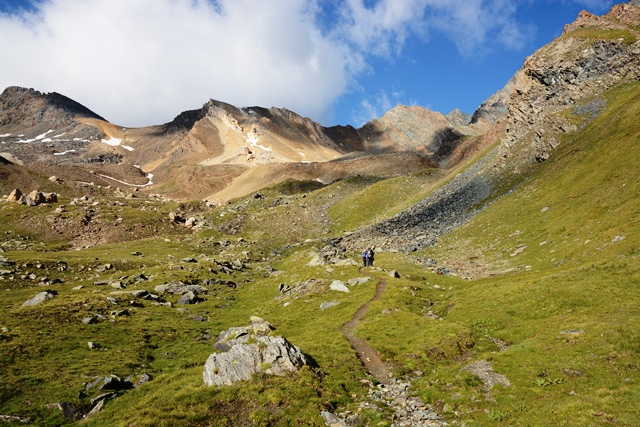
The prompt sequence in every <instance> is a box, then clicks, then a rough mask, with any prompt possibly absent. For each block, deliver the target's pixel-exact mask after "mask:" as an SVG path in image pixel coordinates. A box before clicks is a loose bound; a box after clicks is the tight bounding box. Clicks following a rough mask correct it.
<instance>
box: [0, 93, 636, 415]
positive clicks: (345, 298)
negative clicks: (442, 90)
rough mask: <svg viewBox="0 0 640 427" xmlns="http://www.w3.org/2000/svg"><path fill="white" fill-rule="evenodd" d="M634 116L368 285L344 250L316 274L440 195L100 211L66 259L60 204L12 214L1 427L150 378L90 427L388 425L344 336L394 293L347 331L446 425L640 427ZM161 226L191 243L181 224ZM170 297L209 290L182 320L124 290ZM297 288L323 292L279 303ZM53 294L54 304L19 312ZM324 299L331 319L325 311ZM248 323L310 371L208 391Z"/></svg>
mask: <svg viewBox="0 0 640 427" xmlns="http://www.w3.org/2000/svg"><path fill="white" fill-rule="evenodd" d="M639 99H640V84H638V83H635V84H631V85H626V86H624V87H621V88H619V89H616V90H615V91H612V92H610V93H609V94H607V96H606V98H605V101H606V107H605V108H604V109H603V110H602V112H601V113H600V114H599V115H598V116H597V117H594V118H593V119H590V120H589V121H588V124H587V125H586V126H584V127H583V128H582V129H581V130H580V131H579V132H576V133H574V134H572V135H566V136H565V137H564V140H563V141H562V144H561V146H560V148H559V149H558V150H557V151H556V152H554V154H553V155H552V156H551V157H550V158H549V159H548V160H547V161H546V162H545V163H543V164H542V165H540V167H538V168H537V170H536V171H535V172H534V173H533V175H531V177H530V178H529V179H527V180H525V181H524V182H523V183H521V184H520V185H519V186H518V187H517V188H515V189H513V191H512V192H511V193H509V194H508V195H503V196H502V197H497V198H496V199H495V201H494V202H493V204H492V205H491V206H489V207H488V208H486V209H484V210H483V211H481V212H480V213H479V214H478V215H477V216H476V217H474V218H473V220H471V221H470V222H469V223H467V224H466V225H465V226H463V227H460V228H459V229H457V230H455V231H454V232H452V233H450V234H448V235H446V236H445V237H443V238H442V239H441V240H440V241H439V243H438V244H437V245H436V246H434V247H432V248H428V249H426V250H423V251H421V252H419V253H412V254H403V253H394V252H379V253H378V254H377V257H376V262H375V266H374V267H373V268H366V269H363V270H360V267H359V265H360V260H359V254H358V253H355V252H354V253H349V252H343V253H341V254H340V255H341V256H342V257H343V259H345V260H353V264H352V265H350V264H349V263H348V262H345V263H344V264H345V265H341V264H340V263H333V264H321V263H320V264H314V263H310V261H311V260H312V259H313V258H314V254H317V253H318V252H319V251H321V250H322V249H323V248H324V247H327V246H329V247H332V248H335V247H336V246H334V243H335V242H336V241H337V240H339V238H340V237H341V236H342V235H343V233H344V232H348V231H353V230H354V229H355V228H357V227H359V226H361V225H363V224H369V223H372V222H375V221H378V220H380V219H383V218H387V217H390V216H392V215H394V214H395V213H397V212H399V211H401V210H403V209H405V208H406V206H409V205H410V204H412V203H415V201H417V200H419V198H420V197H423V195H428V194H429V193H430V192H431V191H433V190H434V189H435V188H437V187H438V186H439V185H441V184H442V183H443V182H444V180H446V179H448V178H449V177H447V176H444V175H440V174H439V173H436V172H434V171H425V172H424V173H421V174H417V175H413V176H409V177H401V178H391V179H386V180H379V179H377V178H373V177H358V178H353V179H346V180H342V181H338V182H335V183H333V184H331V185H329V186H324V187H322V188H316V186H315V184H312V183H305V182H301V183H295V182H288V183H284V184H282V185H280V186H278V187H273V188H269V189H265V190H264V191H261V192H260V194H256V195H252V196H249V197H246V198H242V199H237V200H233V201H231V202H229V203H228V204H224V205H221V206H216V207H211V208H208V207H205V206H203V205H202V204H201V203H200V202H192V203H183V204H182V205H179V204H177V203H174V204H168V203H167V202H161V201H158V200H154V199H152V198H148V197H147V196H145V195H144V194H141V195H140V198H139V199H134V200H132V199H126V198H124V197H123V198H119V199H117V200H118V201H120V202H121V203H122V205H120V204H114V203H112V202H113V200H112V199H111V200H110V199H108V198H107V197H106V196H104V198H102V199H100V198H99V197H98V196H96V201H99V202H100V205H98V206H100V213H99V216H100V218H103V219H105V218H106V219H108V221H106V220H105V222H104V223H100V224H102V225H101V228H100V229H97V228H96V229H92V230H95V233H97V234H99V235H104V234H106V237H105V238H104V240H105V241H104V242H101V243H100V244H91V245H86V246H89V247H77V246H76V247H77V248H78V249H77V250H68V248H69V247H70V243H69V242H70V241H71V240H73V239H72V238H70V237H69V236H71V235H70V234H64V233H63V234H58V233H51V232H50V231H47V230H51V228H50V227H49V229H47V228H46V227H45V224H49V222H48V219H47V218H51V217H57V216H58V214H56V213H54V212H53V211H52V208H51V207H45V206H38V207H26V206H20V205H13V204H8V203H3V204H2V205H0V218H1V220H0V236H1V237H0V244H1V245H2V247H3V248H4V250H5V252H3V253H1V254H0V255H2V257H3V258H0V260H2V259H5V261H3V262H4V263H5V264H3V265H1V266H0V270H3V272H2V275H0V285H1V287H0V289H1V290H2V294H3V295H2V304H1V307H0V328H2V329H1V330H0V378H1V379H2V381H0V414H3V415H12V416H21V417H29V418H30V419H31V420H32V421H33V423H34V424H36V425H44V426H46V425H50V426H54V425H56V426H57V425H65V424H73V423H75V421H73V420H69V419H65V418H64V417H63V414H62V411H60V410H59V409H58V408H57V407H56V406H55V405H54V404H56V403H57V402H72V403H74V404H75V405H77V406H78V407H91V406H92V405H91V403H90V402H91V399H92V398H95V397H96V396H97V395H99V394H101V393H104V392H105V390H98V388H99V387H98V386H96V385H94V386H91V385H92V384H93V383H95V382H96V380H99V381H100V380H101V379H103V378H104V377H107V376H111V375H116V376H118V377H119V378H121V379H123V380H124V379H126V378H128V377H129V378H130V380H131V382H135V381H137V380H138V379H139V378H141V376H142V375H143V374H145V373H147V374H150V375H151V377H152V379H151V380H150V381H148V382H145V383H143V384H141V385H140V386H139V387H135V388H131V389H125V390H120V391H117V393H116V394H117V395H116V396H115V397H114V398H112V399H110V400H107V401H106V403H105V405H104V408H103V410H102V411H100V412H98V413H97V414H95V415H94V416H92V417H91V418H89V419H86V420H85V421H82V424H84V425H90V426H94V425H95V426H102V425H123V426H125V425H126V426H152V425H153V426H180V425H184V426H192V425H203V426H204V425H207V426H252V425H256V426H290V425H305V426H322V425H324V421H323V420H322V418H321V417H320V412H321V411H329V412H333V413H336V414H359V415H360V417H359V425H362V426H365V425H380V426H383V425H391V421H390V420H391V414H390V412H389V409H388V408H386V407H385V406H384V405H373V404H367V405H364V404H363V402H368V399H369V398H368V390H369V386H368V384H367V381H368V382H370V383H375V382H376V379H375V378H373V377H372V376H371V374H370V373H369V372H367V370H366V369H365V368H364V367H363V365H362V363H361V362H360V360H359V359H358V356H357V354H356V352H355V351H354V350H353V349H352V348H351V346H350V345H349V343H348V341H347V340H346V339H345V337H344V335H343V333H342V332H341V328H342V326H343V325H344V324H345V323H346V322H347V321H349V320H350V319H352V317H353V315H354V313H355V312H356V311H358V309H359V308H360V307H361V306H363V305H364V304H365V303H367V302H370V301H371V300H372V298H373V296H374V295H375V293H376V284H377V283H378V282H379V281H384V282H385V283H386V288H385V290H384V292H383V293H382V295H381V296H380V298H379V299H377V300H375V301H371V304H370V306H369V308H368V310H367V311H366V313H365V315H364V317H363V318H362V319H361V320H360V322H359V324H358V326H357V328H356V330H355V333H356V334H357V335H358V336H359V337H361V338H363V339H365V340H366V341H367V342H368V343H369V345H371V346H372V347H374V348H375V349H377V350H378V352H379V354H380V355H381V357H382V359H383V360H384V361H385V362H386V363H388V364H389V365H390V366H391V367H392V371H393V373H394V375H395V376H396V377H398V378H403V379H407V380H410V381H411V384H412V385H411V393H413V394H414V395H416V396H419V397H420V398H421V399H422V400H423V401H424V402H425V403H427V404H428V405H430V407H431V408H432V409H433V410H434V411H435V412H437V413H438V414H440V415H442V416H443V417H445V418H446V419H447V420H448V422H449V423H450V424H453V425H474V426H494V425H567V426H585V425H594V426H596V425H618V426H633V425H638V424H640V409H638V408H640V405H638V400H639V399H640V395H639V393H638V383H639V382H640V366H639V364H638V359H639V356H640V333H638V331H639V330H640V321H639V320H638V316H637V315H636V311H637V307H638V306H640V296H639V295H640V292H639V291H640V289H639V287H640V267H639V266H640V262H638V257H639V255H640V253H639V249H638V244H637V242H638V241H639V240H640V235H639V232H638V211H639V210H638V200H640V182H639V177H640V170H639V169H638V167H639V166H638V162H637V161H636V159H638V153H637V150H638V149H640V148H638V142H639V141H640V133H639V131H638V128H637V126H636V125H635V123H636V119H637V117H638V115H639V114H640V102H639V101H638V100H639ZM567 114H572V113H567ZM318 187H320V186H318ZM70 201H71V199H63V202H61V203H63V204H65V205H67V207H68V211H67V212H66V213H65V214H64V215H62V214H60V216H66V217H67V218H68V219H69V220H70V221H71V220H73V219H74V218H75V217H76V216H78V215H80V213H81V212H84V211H82V210H81V208H80V207H72V206H70ZM143 208H144V209H143ZM169 212H182V213H183V214H184V215H185V216H189V215H193V216H195V217H197V218H198V222H199V224H200V225H198V226H197V227H195V228H194V229H188V228H186V227H184V226H183V225H180V224H176V223H175V222H172V221H170V220H169V219H168V214H169ZM118 218H122V219H121V220H118ZM49 221H50V220H49ZM95 221H96V222H98V220H97V219H96V220H95ZM107 223H108V224H110V225H109V226H107ZM116 223H120V225H114V224H116ZM34 224H36V226H34ZM85 226H86V225H85ZM112 227H113V228H117V227H120V228H122V229H125V230H127V231H126V232H124V233H121V234H120V233H116V232H112V231H111V228H112ZM135 236H137V237H135ZM427 258H431V259H435V260H437V262H438V265H440V266H444V267H447V269H448V270H447V271H452V272H453V273H454V274H444V275H439V274H435V273H434V272H433V271H432V270H431V269H429V268H427V267H425V266H423V265H422V264H421V263H420V262H419V261H418V260H424V259H427ZM9 261H11V262H13V263H10V262H9ZM391 270H396V271H397V272H398V273H399V274H398V275H399V277H395V276H394V277H391V276H390V275H389V272H390V271H391ZM363 276H367V277H371V280H369V281H368V282H364V283H359V284H357V285H354V286H351V287H350V288H349V289H350V292H348V293H345V292H338V291H331V290H329V284H331V283H332V281H334V280H341V281H345V282H346V281H348V280H350V279H354V278H358V277H363ZM310 280H313V282H309V281H310ZM205 281H206V282H205ZM172 282H180V283H184V284H200V285H202V284H205V285H206V288H207V290H208V293H207V294H206V295H202V297H203V298H204V299H203V301H201V302H200V303H198V304H194V305H184V306H183V305H178V304H176V303H177V301H178V298H179V296H178V295H170V294H161V295H159V297H161V299H162V300H166V301H167V302H171V303H172V306H171V307H169V306H167V305H166V304H157V303H158V302H162V301H158V300H155V301H154V300H152V299H144V298H136V297H135V296H134V295H133V294H124V293H121V292H120V293H118V291H124V290H127V291H135V290H138V291H140V290H146V291H148V292H151V293H156V292H155V291H154V288H155V287H156V286H158V285H162V284H166V283H172ZM302 283H313V286H308V287H307V288H305V290H306V293H304V294H299V295H295V296H293V295H289V296H287V295H284V294H282V292H280V290H281V287H282V286H283V285H284V286H291V287H295V286H298V285H300V284H302ZM118 287H123V288H125V289H117V288H118ZM44 290H54V291H56V293H57V295H56V296H54V298H53V299H50V300H48V301H45V302H44V303H41V304H39V305H36V306H22V304H23V302H25V301H27V300H28V299H30V298H32V297H33V296H34V295H36V294H37V293H39V292H42V291H44ZM114 292H116V293H114ZM325 302H335V303H338V304H337V305H333V306H332V307H330V308H326V309H322V308H321V304H322V303H325ZM252 315H253V316H260V317H262V318H264V319H266V320H267V321H269V322H270V323H271V324H273V325H274V326H275V327H276V328H277V329H276V331H277V333H278V334H279V335H283V336H285V337H286V338H287V339H288V340H289V341H290V342H291V343H293V344H294V345H296V346H298V347H300V349H301V350H302V351H303V352H304V353H305V354H306V355H308V356H310V357H311V358H312V359H313V360H314V361H315V362H316V363H317V365H318V368H304V369H303V370H301V371H300V372H299V373H296V374H292V375H290V376H287V377H271V376H266V375H264V376H255V377H254V378H253V379H252V380H251V381H249V382H246V383H239V384H236V385H233V386H228V387H205V386H204V384H203V381H202V371H203V365H204V363H205V361H206V359H207V357H208V356H209V354H211V353H212V352H213V351H214V350H213V344H214V341H215V338H216V337H217V335H218V334H219V333H220V332H221V331H223V330H226V329H228V328H230V327H233V326H239V325H244V324H246V323H247V322H248V320H249V317H250V316H252ZM88 317H92V318H94V319H95V321H91V322H89V321H87V322H86V323H85V321H84V320H85V319H86V318H88ZM89 342H92V343H94V347H93V349H92V348H90V347H89V345H88V343H89ZM96 345H97V346H96ZM369 403H370V402H369ZM14 423H15V425H19V424H20V423H19V422H18V421H15V422H14ZM8 424H11V422H9V423H8Z"/></svg>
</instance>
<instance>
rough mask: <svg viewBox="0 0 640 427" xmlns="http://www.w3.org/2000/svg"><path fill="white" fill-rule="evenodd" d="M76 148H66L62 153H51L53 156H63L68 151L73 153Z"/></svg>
mask: <svg viewBox="0 0 640 427" xmlns="http://www.w3.org/2000/svg"><path fill="white" fill-rule="evenodd" d="M75 152H76V150H67V151H63V152H62V153H53V155H54V156H64V155H65V154H69V153H75Z"/></svg>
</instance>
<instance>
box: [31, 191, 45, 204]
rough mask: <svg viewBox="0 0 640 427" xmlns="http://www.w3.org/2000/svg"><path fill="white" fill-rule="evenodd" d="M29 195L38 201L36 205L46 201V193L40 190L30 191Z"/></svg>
mask: <svg viewBox="0 0 640 427" xmlns="http://www.w3.org/2000/svg"><path fill="white" fill-rule="evenodd" d="M29 197H30V198H31V200H33V201H34V202H35V203H36V205H39V204H40V203H44V202H45V197H44V194H42V193H41V192H40V191H38V190H33V191H32V192H31V193H29Z"/></svg>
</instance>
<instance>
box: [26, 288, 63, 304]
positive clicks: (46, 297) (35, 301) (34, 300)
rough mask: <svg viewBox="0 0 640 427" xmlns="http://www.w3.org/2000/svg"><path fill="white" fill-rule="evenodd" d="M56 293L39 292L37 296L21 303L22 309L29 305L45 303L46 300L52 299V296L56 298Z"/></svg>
mask: <svg viewBox="0 0 640 427" xmlns="http://www.w3.org/2000/svg"><path fill="white" fill-rule="evenodd" d="M57 294H58V293H57V292H55V291H44V292H40V293H39V294H37V295H36V296H35V297H33V298H31V299H29V300H27V301H25V302H23V303H22V306H23V307H26V306H30V305H38V304H40V303H42V302H45V301H47V300H50V299H52V298H53V297H54V296H56V295H57Z"/></svg>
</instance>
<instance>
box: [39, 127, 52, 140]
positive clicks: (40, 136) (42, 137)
mask: <svg viewBox="0 0 640 427" xmlns="http://www.w3.org/2000/svg"><path fill="white" fill-rule="evenodd" d="M51 132H55V131H54V130H53V129H49V130H48V131H46V132H45V133H42V134H40V135H38V136H36V138H35V139H37V140H40V139H44V137H45V136H47V134H48V133H51Z"/></svg>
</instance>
